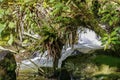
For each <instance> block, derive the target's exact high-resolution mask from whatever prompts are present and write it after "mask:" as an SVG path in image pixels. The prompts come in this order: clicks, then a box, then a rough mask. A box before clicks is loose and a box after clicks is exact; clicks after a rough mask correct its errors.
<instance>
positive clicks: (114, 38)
mask: <svg viewBox="0 0 120 80" xmlns="http://www.w3.org/2000/svg"><path fill="white" fill-rule="evenodd" d="M118 39H119V37H113V38H111V40H118Z"/></svg>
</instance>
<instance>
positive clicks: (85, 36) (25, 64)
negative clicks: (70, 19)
mask: <svg viewBox="0 0 120 80" xmlns="http://www.w3.org/2000/svg"><path fill="white" fill-rule="evenodd" d="M78 32H79V31H78ZM78 36H79V39H78V44H75V45H74V47H73V48H72V47H68V48H67V49H64V48H63V50H62V55H61V58H60V59H59V64H58V67H59V68H60V67H61V64H62V61H63V60H65V59H66V58H67V57H68V56H70V55H71V53H72V52H73V51H74V50H79V51H80V52H83V53H88V52H90V51H93V50H95V49H100V48H102V46H101V41H99V38H98V37H97V35H96V34H95V32H93V31H91V30H88V29H86V32H81V33H79V35H78ZM30 60H31V61H32V62H34V63H35V64H36V65H37V66H44V67H52V65H53V62H52V58H51V57H49V58H48V56H47V51H46V52H45V53H44V54H43V55H42V56H41V54H40V55H39V56H37V57H35V58H33V59H30ZM30 60H24V61H22V63H21V65H20V69H22V70H23V69H28V68H31V67H32V68H35V65H34V64H33V63H32V62H31V61H30Z"/></svg>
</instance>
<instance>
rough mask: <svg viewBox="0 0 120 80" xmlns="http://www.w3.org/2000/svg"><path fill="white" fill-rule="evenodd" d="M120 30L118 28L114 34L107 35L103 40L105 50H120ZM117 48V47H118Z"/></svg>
mask: <svg viewBox="0 0 120 80" xmlns="http://www.w3.org/2000/svg"><path fill="white" fill-rule="evenodd" d="M119 31H120V28H119V27H118V28H116V29H115V30H114V31H113V32H111V33H110V34H109V35H107V34H106V35H105V37H103V38H102V42H103V45H104V46H105V48H104V49H105V50H106V49H108V48H112V49H114V50H116V49H115V48H118V49H119V46H120V35H119ZM116 46H117V47H116Z"/></svg>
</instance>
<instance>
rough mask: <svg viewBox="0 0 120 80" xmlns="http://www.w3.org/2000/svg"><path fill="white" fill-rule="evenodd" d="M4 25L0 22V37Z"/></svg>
mask: <svg viewBox="0 0 120 80" xmlns="http://www.w3.org/2000/svg"><path fill="white" fill-rule="evenodd" d="M5 26H6V25H5V24H1V23H0V37H1V33H2V31H3V30H4V28H5Z"/></svg>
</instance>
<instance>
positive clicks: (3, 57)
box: [0, 51, 16, 80]
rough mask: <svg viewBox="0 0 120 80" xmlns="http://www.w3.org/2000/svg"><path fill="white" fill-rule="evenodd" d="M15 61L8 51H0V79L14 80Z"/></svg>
mask: <svg viewBox="0 0 120 80" xmlns="http://www.w3.org/2000/svg"><path fill="white" fill-rule="evenodd" d="M15 70H16V61H15V58H14V55H13V53H12V52H10V51H0V80H16V73H15Z"/></svg>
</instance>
